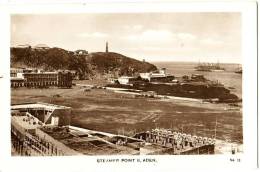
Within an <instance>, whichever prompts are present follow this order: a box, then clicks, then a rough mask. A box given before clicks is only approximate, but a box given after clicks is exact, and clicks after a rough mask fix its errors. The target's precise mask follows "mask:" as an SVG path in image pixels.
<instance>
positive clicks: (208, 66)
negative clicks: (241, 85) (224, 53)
mask: <svg viewBox="0 0 260 172" xmlns="http://www.w3.org/2000/svg"><path fill="white" fill-rule="evenodd" d="M195 69H196V71H204V72H217V71H225V68H223V67H221V66H220V64H219V63H199V64H198V66H196V67H195Z"/></svg>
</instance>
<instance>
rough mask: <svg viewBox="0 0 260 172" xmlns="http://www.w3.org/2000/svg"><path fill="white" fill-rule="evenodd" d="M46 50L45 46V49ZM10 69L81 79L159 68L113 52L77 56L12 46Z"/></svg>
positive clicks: (70, 52)
mask: <svg viewBox="0 0 260 172" xmlns="http://www.w3.org/2000/svg"><path fill="white" fill-rule="evenodd" d="M44 47H46V46H44ZM10 51H11V67H32V68H42V69H45V70H58V69H63V70H65V69H68V70H76V71H77V73H78V74H79V77H80V78H81V79H85V78H94V77H96V76H97V75H98V76H107V75H110V76H121V75H135V74H137V73H139V72H149V71H154V70H156V69H157V68H156V66H155V65H153V64H150V63H147V62H141V61H138V60H136V59H133V58H129V57H126V56H124V55H121V54H118V53H114V52H108V53H105V52H96V53H90V54H84V53H83V54H78V53H75V52H73V51H67V50H64V49H61V48H57V47H54V48H40V49H39V48H32V47H31V46H29V47H25V48H22V47H12V48H11V50H10Z"/></svg>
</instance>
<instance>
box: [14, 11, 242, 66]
mask: <svg viewBox="0 0 260 172" xmlns="http://www.w3.org/2000/svg"><path fill="white" fill-rule="evenodd" d="M106 41H108V42H109V51H113V52H118V53H121V54H124V55H126V56H129V57H133V58H137V59H145V60H146V61H195V62H198V61H199V60H200V61H201V62H202V61H209V62H217V61H219V62H234V63H241V61H242V59H241V58H242V57H241V56H242V55H241V15H240V13H125V14H124V13H117V14H94V13H89V14H44V15H35V14H33V15H29V14H27V15H12V17H11V46H17V45H19V44H30V45H32V46H34V45H36V44H47V45H48V46H50V47H61V48H64V49H67V50H76V49H86V50H88V51H89V52H96V51H105V42H106Z"/></svg>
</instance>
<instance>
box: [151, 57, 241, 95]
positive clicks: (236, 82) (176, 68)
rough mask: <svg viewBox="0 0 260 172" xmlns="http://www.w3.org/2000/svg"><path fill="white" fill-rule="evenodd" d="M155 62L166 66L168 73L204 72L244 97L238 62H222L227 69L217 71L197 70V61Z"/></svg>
mask: <svg viewBox="0 0 260 172" xmlns="http://www.w3.org/2000/svg"><path fill="white" fill-rule="evenodd" d="M153 64H154V65H156V66H157V67H158V68H163V67H164V68H166V69H167V72H168V73H170V74H173V75H175V76H183V75H191V74H195V73H196V74H202V75H204V76H205V78H207V79H209V80H213V81H218V82H220V83H222V84H224V85H225V86H226V87H227V88H229V89H230V91H231V92H232V93H234V94H235V95H237V96H238V97H239V98H242V75H241V74H237V73H235V71H236V68H238V66H239V65H238V64H224V63H223V64H220V66H221V67H224V68H225V71H215V72H204V71H196V70H195V67H196V66H197V65H198V63H195V62H153Z"/></svg>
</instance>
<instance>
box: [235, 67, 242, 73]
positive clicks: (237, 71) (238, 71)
mask: <svg viewBox="0 0 260 172" xmlns="http://www.w3.org/2000/svg"><path fill="white" fill-rule="evenodd" d="M235 73H238V74H242V73H243V70H242V67H239V68H237V69H236V70H235Z"/></svg>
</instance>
